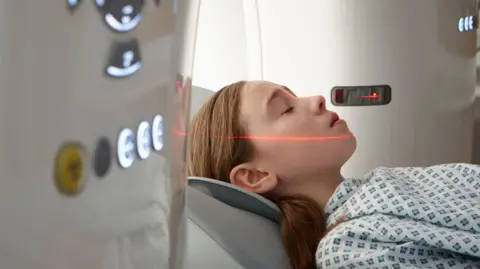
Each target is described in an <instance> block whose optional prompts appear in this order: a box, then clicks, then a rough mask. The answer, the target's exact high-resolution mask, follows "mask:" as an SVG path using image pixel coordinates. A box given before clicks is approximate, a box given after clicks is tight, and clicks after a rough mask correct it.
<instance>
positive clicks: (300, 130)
mask: <svg viewBox="0 0 480 269" xmlns="http://www.w3.org/2000/svg"><path fill="white" fill-rule="evenodd" d="M240 120H241V123H242V124H243V126H244V128H245V129H246V132H247V134H248V135H249V137H250V138H251V139H252V143H253V145H254V148H255V160H254V161H255V162H256V164H257V165H258V166H259V167H261V168H262V169H264V170H269V171H274V172H275V174H276V176H277V177H278V178H279V180H280V181H283V182H284V183H287V184H288V183H293V182H298V181H299V180H302V179H312V178H317V179H320V178H321V175H322V174H325V173H327V172H328V171H332V170H339V169H340V168H341V166H343V164H344V163H345V162H346V161H347V160H348V159H349V158H350V157H351V155H352V154H353V152H354V151H355V148H356V140H355V137H354V136H353V135H352V134H351V132H350V130H349V128H348V126H347V123H346V122H345V121H343V120H341V118H339V116H338V115H337V114H336V113H334V112H332V111H329V110H327V109H326V108H325V99H324V98H323V97H322V96H312V97H307V98H298V97H296V96H295V95H294V94H293V93H292V92H291V91H290V90H289V89H288V88H286V87H284V86H280V85H277V84H274V83H271V82H266V81H251V82H248V83H247V84H246V86H245V87H244V88H243V90H242V103H241V115H240Z"/></svg>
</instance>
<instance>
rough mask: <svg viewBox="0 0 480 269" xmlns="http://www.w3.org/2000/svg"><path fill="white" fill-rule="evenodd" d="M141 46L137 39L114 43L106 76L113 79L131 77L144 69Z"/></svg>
mask: <svg viewBox="0 0 480 269" xmlns="http://www.w3.org/2000/svg"><path fill="white" fill-rule="evenodd" d="M142 64H143V63H142V57H141V55H140V46H139V45H138V41H137V40H136V39H132V40H130V41H127V42H123V43H114V44H113V46H112V48H111V55H110V57H109V59H108V63H107V67H106V68H105V74H107V76H109V77H113V78H125V77H129V76H131V75H133V74H135V73H136V72H138V70H140V68H142Z"/></svg>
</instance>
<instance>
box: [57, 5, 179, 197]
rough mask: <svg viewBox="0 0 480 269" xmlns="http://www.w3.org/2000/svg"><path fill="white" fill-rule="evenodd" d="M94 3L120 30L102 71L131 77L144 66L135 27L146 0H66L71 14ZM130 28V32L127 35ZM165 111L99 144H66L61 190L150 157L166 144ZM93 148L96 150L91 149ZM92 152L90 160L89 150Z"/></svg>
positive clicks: (60, 158) (75, 190)
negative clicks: (87, 177)
mask: <svg viewBox="0 0 480 269" xmlns="http://www.w3.org/2000/svg"><path fill="white" fill-rule="evenodd" d="M149 1H152V3H151V4H152V5H154V7H155V8H158V7H160V5H161V1H160V0H149ZM89 2H90V4H93V5H95V7H96V9H97V11H98V14H99V20H100V21H102V22H103V25H105V27H107V28H108V29H109V30H110V31H112V32H113V33H115V34H118V35H119V37H118V38H116V39H114V41H113V42H112V44H111V45H110V47H109V48H107V50H108V53H107V54H108V55H106V57H105V64H104V67H103V75H104V76H105V78H107V79H111V80H117V79H128V78H130V77H132V76H134V75H135V74H136V73H137V72H139V71H140V70H141V68H142V67H143V62H142V55H141V46H140V44H139V41H138V39H137V38H136V37H135V35H134V33H133V30H134V29H135V28H136V27H137V26H138V25H139V24H140V23H141V21H142V18H143V13H142V11H143V8H144V5H145V4H146V3H147V2H145V0H89V1H87V0H67V1H66V4H67V11H69V12H70V13H71V14H72V16H75V12H76V11H77V10H78V9H79V8H81V6H82V5H83V4H89ZM126 33H131V34H130V35H128V36H126V37H125V36H124V35H125V34H126ZM182 87H183V82H182V81H180V80H177V81H176V88H177V91H181V88H182ZM163 135H164V126H163V116H162V115H161V114H156V115H152V117H151V118H150V119H148V118H147V119H144V120H141V121H140V122H138V124H136V126H135V128H123V129H121V130H120V131H119V133H118V134H117V135H116V136H115V137H116V140H115V141H111V138H109V137H112V136H108V135H104V136H101V137H99V138H98V140H97V141H96V143H95V145H91V146H89V145H83V144H82V143H78V142H67V143H63V144H62V145H61V146H60V147H59V149H58V150H57V153H56V159H55V164H54V165H55V167H54V177H55V178H54V182H55V185H56V187H57V190H58V191H59V192H60V193H61V194H63V195H66V196H75V195H77V194H79V193H80V192H81V191H82V190H83V189H84V186H85V183H86V182H85V181H86V180H85V178H86V175H87V174H88V173H89V172H88V171H85V169H87V168H90V167H91V168H92V170H93V172H94V174H95V175H96V177H97V178H99V179H101V178H104V177H105V176H107V175H108V173H109V171H110V170H111V168H112V165H113V164H115V159H116V164H117V165H118V166H119V168H121V169H126V168H129V167H131V166H132V165H133V163H134V162H135V160H139V161H141V160H146V159H147V158H148V157H150V155H151V153H152V152H161V151H162V149H163V145H164V142H163ZM88 148H93V150H88ZM88 152H92V155H93V156H92V157H93V158H92V161H93V163H92V164H91V165H88V158H87V155H88V154H87V153H88Z"/></svg>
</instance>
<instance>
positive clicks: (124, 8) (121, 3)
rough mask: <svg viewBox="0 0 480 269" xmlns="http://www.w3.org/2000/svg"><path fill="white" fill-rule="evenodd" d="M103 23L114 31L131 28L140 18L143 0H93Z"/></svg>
mask: <svg viewBox="0 0 480 269" xmlns="http://www.w3.org/2000/svg"><path fill="white" fill-rule="evenodd" d="M95 4H96V6H97V7H98V8H99V9H100V11H101V12H102V14H103V19H104V21H105V23H106V24H107V25H108V26H109V27H110V28H111V29H113V30H114V31H116V32H120V33H125V32H129V31H131V30H133V29H134V28H135V27H136V26H137V25H138V24H139V23H140V21H141V20H142V8H143V4H144V0H95Z"/></svg>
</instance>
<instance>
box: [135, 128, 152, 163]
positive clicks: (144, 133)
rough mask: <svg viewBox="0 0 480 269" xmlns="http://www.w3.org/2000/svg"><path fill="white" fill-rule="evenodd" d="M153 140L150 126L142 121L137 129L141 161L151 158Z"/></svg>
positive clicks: (138, 152) (138, 151) (138, 150)
mask: <svg viewBox="0 0 480 269" xmlns="http://www.w3.org/2000/svg"><path fill="white" fill-rule="evenodd" d="M151 138H152V137H151V133H150V124H149V123H148V122H146V121H142V122H141V123H140V124H139V125H138V129H137V154H138V157H139V158H140V159H141V160H145V159H146V158H148V156H150V145H151V141H152V139H151Z"/></svg>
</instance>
